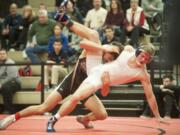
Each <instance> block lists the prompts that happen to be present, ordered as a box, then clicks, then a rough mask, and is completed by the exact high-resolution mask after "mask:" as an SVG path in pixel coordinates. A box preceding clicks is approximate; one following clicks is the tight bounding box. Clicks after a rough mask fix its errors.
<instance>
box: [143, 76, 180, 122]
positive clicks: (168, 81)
mask: <svg viewBox="0 0 180 135" xmlns="http://www.w3.org/2000/svg"><path fill="white" fill-rule="evenodd" d="M162 81H163V83H162V85H160V86H159V88H156V89H155V90H154V93H155V95H156V97H157V95H160V99H159V100H161V101H158V102H163V104H164V107H163V110H164V113H163V115H164V118H166V119H170V118H171V112H172V108H173V105H175V106H176V107H177V108H179V107H178V106H177V104H176V96H177V95H176V93H177V89H178V87H177V86H176V85H175V84H174V80H173V77H172V76H171V75H165V76H164V77H163V79H162ZM150 116H151V110H150V108H149V105H148V104H147V105H146V106H145V110H144V112H143V114H142V115H141V117H142V118H144V117H150Z"/></svg>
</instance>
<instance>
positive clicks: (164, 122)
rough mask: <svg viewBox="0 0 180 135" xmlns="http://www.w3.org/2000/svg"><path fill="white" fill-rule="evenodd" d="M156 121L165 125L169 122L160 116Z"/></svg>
mask: <svg viewBox="0 0 180 135" xmlns="http://www.w3.org/2000/svg"><path fill="white" fill-rule="evenodd" d="M157 122H158V123H159V124H165V125H169V124H170V123H169V122H168V121H167V120H166V119H163V118H162V117H160V118H157Z"/></svg>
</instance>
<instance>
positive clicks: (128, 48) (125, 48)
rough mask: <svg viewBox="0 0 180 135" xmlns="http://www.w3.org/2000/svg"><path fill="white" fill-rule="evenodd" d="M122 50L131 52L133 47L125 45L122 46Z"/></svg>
mask: <svg viewBox="0 0 180 135" xmlns="http://www.w3.org/2000/svg"><path fill="white" fill-rule="evenodd" d="M124 51H128V52H133V51H135V50H134V48H133V47H132V46H131V45H126V46H125V47H124Z"/></svg>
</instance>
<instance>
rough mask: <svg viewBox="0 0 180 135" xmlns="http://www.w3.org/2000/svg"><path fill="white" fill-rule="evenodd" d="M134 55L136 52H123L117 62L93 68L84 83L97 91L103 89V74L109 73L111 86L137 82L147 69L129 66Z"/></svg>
mask: <svg viewBox="0 0 180 135" xmlns="http://www.w3.org/2000/svg"><path fill="white" fill-rule="evenodd" d="M134 53H135V52H134V51H133V52H129V51H123V52H122V53H121V55H119V57H118V58H117V59H116V60H115V61H113V62H111V63H108V64H104V65H102V64H101V65H99V66H97V67H95V68H93V69H92V70H91V71H90V73H89V76H88V77H87V78H86V79H85V80H84V81H83V83H90V84H92V85H93V86H94V87H95V89H94V91H96V90H97V89H99V88H101V87H102V81H101V77H102V74H103V72H108V73H109V76H110V83H111V86H112V85H117V84H125V83H128V82H133V81H136V80H137V77H139V76H140V75H141V74H142V73H143V72H145V67H137V68H132V67H130V66H129V65H128V60H129V58H130V57H132V56H133V55H134ZM143 74H144V73H143Z"/></svg>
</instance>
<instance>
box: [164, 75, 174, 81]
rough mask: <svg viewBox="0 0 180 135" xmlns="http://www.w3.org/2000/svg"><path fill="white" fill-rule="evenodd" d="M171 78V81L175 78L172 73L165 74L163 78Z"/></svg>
mask: <svg viewBox="0 0 180 135" xmlns="http://www.w3.org/2000/svg"><path fill="white" fill-rule="evenodd" d="M166 78H169V79H170V80H171V81H173V80H174V78H173V76H172V75H171V74H166V75H164V76H163V79H166Z"/></svg>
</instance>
